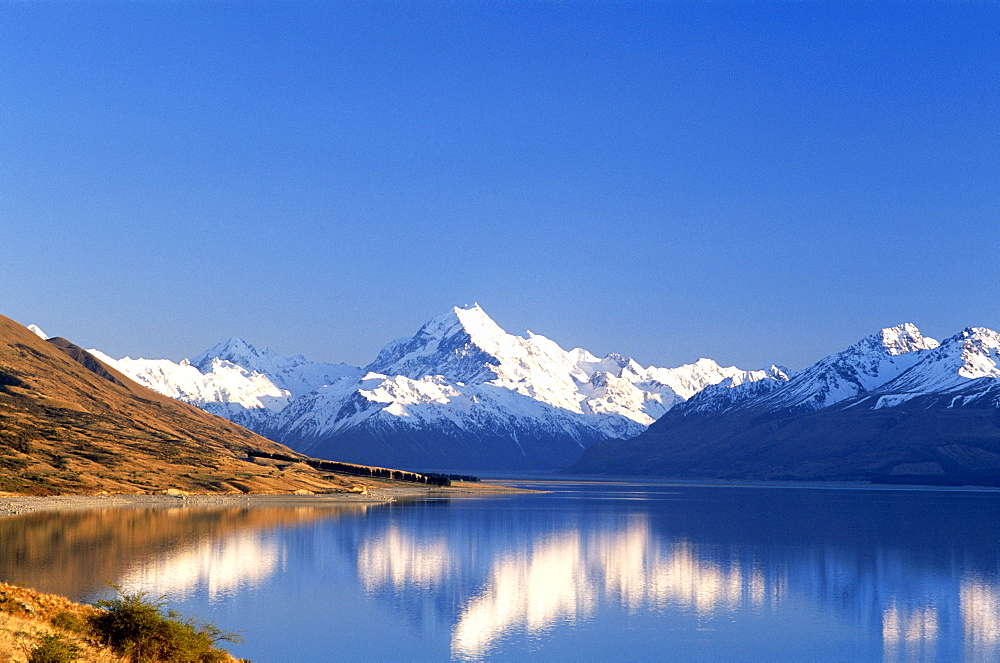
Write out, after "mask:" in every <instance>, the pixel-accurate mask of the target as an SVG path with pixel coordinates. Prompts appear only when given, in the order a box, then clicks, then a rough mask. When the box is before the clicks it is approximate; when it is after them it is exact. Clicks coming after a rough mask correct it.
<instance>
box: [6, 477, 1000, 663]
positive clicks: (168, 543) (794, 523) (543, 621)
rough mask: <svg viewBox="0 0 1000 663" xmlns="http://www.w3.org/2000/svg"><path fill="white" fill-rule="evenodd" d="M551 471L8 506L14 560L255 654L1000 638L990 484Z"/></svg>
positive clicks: (915, 652)
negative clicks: (276, 496)
mask: <svg viewBox="0 0 1000 663" xmlns="http://www.w3.org/2000/svg"><path fill="white" fill-rule="evenodd" d="M551 487H552V488H553V489H554V490H555V492H553V493H552V494H549V495H526V496H515V497H507V498H494V499H476V500H455V501H429V502H418V503H412V504H390V505H374V506H370V507H367V508H366V507H363V506H362V507H360V508H354V509H345V508H318V509H316V508H308V507H304V508H248V509H237V508H228V509H194V508H184V509H145V510H143V509H103V510H99V511H93V512H69V513H65V514H54V513H42V514H34V515H31V516H22V517H17V518H7V519H0V546H2V551H0V552H2V555H0V579H3V580H8V581H20V582H24V583H25V584H29V585H32V586H36V587H38V588H40V589H46V590H48V591H56V592H59V593H64V594H69V595H71V596H75V597H88V596H93V595H94V594H95V592H100V591H101V590H102V588H103V587H102V586H103V583H104V581H106V580H110V581H113V582H116V583H117V584H122V585H124V586H125V587H126V588H129V589H142V590H145V591H148V592H150V593H151V594H154V595H159V594H163V593H166V594H169V595H170V597H171V599H172V600H173V601H174V604H175V605H176V606H177V607H180V608H181V609H182V610H184V611H190V612H191V613H193V614H198V615H200V616H203V617H206V618H208V619H211V620H213V621H215V622H216V623H218V624H219V625H220V626H221V627H223V628H225V629H227V630H245V631H246V635H247V643H246V644H245V645H243V646H240V647H237V648H234V653H237V654H238V655H240V656H245V657H249V658H253V659H254V660H258V661H268V660H289V659H295V660H345V659H352V658H354V659H361V660H370V659H372V658H379V659H390V658H407V659H438V660H440V659H444V658H452V659H466V660H478V659H484V658H485V659H507V660H510V659H525V658H527V659H543V660H544V659H565V658H575V659H592V660H593V659H607V658H632V659H657V658H660V659H662V658H664V657H668V655H667V653H668V652H669V658H671V659H704V658H713V659H725V660H733V659H748V658H749V659H769V660H782V659H783V660H790V659H803V658H808V659H817V660H828V659H841V660H842V659H853V660H887V661H904V660H905V661H912V660H935V659H937V660H941V659H949V660H950V659H965V660H996V659H997V658H1000V583H998V578H1000V568H998V566H1000V557H998V555H997V551H998V550H1000V535H998V534H997V533H996V531H995V528H992V527H989V526H986V525H987V523H990V522H993V519H995V514H996V506H995V505H994V502H996V501H997V500H1000V495H998V494H997V493H987V492H983V493H975V492H966V493H962V492H948V491H912V492H911V491H876V490H811V489H793V488H761V487H757V488H750V487H739V486H726V487H718V486H699V485H682V486H671V485H668V484H649V485H642V486H635V485H632V486H628V487H627V488H626V487H622V486H615V485H614V484H603V485H602V484H590V485H574V484H570V483H562V484H557V483H554V484H552V486H551ZM637 493H639V494H641V497H643V498H644V499H636V497H637ZM275 606H281V607H282V609H281V610H279V611H276V610H275ZM351 616H354V617H353V618H352V617H351ZM373 642H376V643H379V644H378V645H377V647H376V648H375V649H373V648H372V647H373V645H372V643H373ZM291 643H294V644H291ZM290 647H292V649H290Z"/></svg>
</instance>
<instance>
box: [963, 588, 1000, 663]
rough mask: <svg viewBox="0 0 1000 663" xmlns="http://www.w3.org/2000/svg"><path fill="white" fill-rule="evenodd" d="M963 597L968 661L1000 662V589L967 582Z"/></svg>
mask: <svg viewBox="0 0 1000 663" xmlns="http://www.w3.org/2000/svg"><path fill="white" fill-rule="evenodd" d="M959 595H960V600H961V604H962V624H963V627H964V630H965V658H966V660H969V661H993V660H997V659H998V658H1000V589H998V588H997V586H996V585H991V584H988V583H986V582H984V581H982V580H980V579H971V578H966V579H964V580H963V581H962V587H961V590H960V594H959Z"/></svg>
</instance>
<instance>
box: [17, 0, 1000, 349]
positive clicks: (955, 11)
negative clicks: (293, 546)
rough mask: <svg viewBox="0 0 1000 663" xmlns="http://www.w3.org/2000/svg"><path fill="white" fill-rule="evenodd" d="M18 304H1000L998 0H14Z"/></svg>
mask: <svg viewBox="0 0 1000 663" xmlns="http://www.w3.org/2000/svg"><path fill="white" fill-rule="evenodd" d="M0 24H2V25H3V26H4V27H3V31H2V34H3V36H2V37H0V58H2V62H3V65H2V66H0V126H2V127H3V131H2V136H0V255H2V256H3V258H2V260H0V279H2V283H3V288H2V289H0V313H2V314H4V315H7V316H8V317H12V318H14V319H15V320H18V321H20V322H24V323H29V322H35V323H37V324H39V325H40V326H42V327H43V328H44V329H46V330H47V331H48V332H49V333H52V334H61V335H65V336H67V337H68V338H70V339H71V340H74V341H75V342H77V343H80V344H81V345H84V346H86V347H97V348H100V349H102V350H104V351H106V352H108V353H110V354H112V355H115V356H120V355H124V354H129V355H132V356H146V357H169V358H173V359H179V358H181V357H184V356H193V355H195V354H197V353H198V352H200V351H201V350H203V349H205V348H207V347H209V346H210V345H212V344H214V343H215V342H216V341H218V340H221V339H224V338H228V337H229V336H241V337H243V338H245V339H246V340H248V341H250V342H251V343H254V344H256V345H268V346H270V347H272V348H273V349H275V350H276V351H279V352H282V353H292V352H301V353H304V354H305V355H306V356H308V357H310V358H313V359H316V360H327V361H347V362H349V363H355V364H363V363H366V362H368V361H370V360H371V359H372V358H374V355H375V353H376V352H377V351H378V349H379V348H380V347H381V346H382V345H383V344H384V343H385V342H387V341H389V340H390V339H392V338H395V337H398V336H403V335H409V334H412V333H413V332H414V331H416V329H417V328H418V327H419V326H420V324H422V323H423V322H424V321H426V320H427V319H429V318H431V317H433V316H435V315H437V314H439V313H442V312H444V311H445V310H447V309H448V308H449V307H450V306H452V305H456V304H466V303H472V302H477V301H478V302H479V303H480V304H481V305H482V306H483V307H484V309H485V310H486V311H487V312H488V313H489V314H491V315H492V316H493V317H494V319H496V321H497V322H498V323H499V324H500V325H501V326H503V327H504V328H506V329H507V330H508V331H511V332H514V333H522V332H523V331H524V330H525V329H531V330H532V331H534V332H536V333H540V334H544V335H546V336H549V337H550V338H552V339H554V340H556V341H557V342H559V343H560V344H561V345H563V346H564V347H567V348H569V347H574V346H582V347H585V348H587V349H589V350H591V351H593V352H595V353H599V354H604V353H607V352H620V353H623V354H628V355H631V356H634V357H635V358H636V359H638V360H639V361H640V362H642V363H644V364H656V365H671V366H672V365H677V364H680V363H684V362H688V361H693V360H695V359H697V358H698V357H701V356H709V357H712V358H715V359H717V360H719V361H720V362H723V363H726V364H730V363H735V364H737V365H739V366H741V367H746V368H753V367H758V366H763V365H767V364H770V363H772V362H777V363H783V364H785V365H788V366H790V367H792V368H801V367H803V366H805V365H808V364H810V363H812V362H813V361H815V360H817V359H819V358H820V357H822V356H823V355H825V354H828V353H830V352H834V351H837V350H840V349H842V348H843V347H845V346H846V345H848V344H850V343H852V342H854V341H855V340H857V339H858V338H860V337H861V336H864V335H866V334H868V333H871V332H872V331H875V330H877V329H878V328H880V327H883V326H888V325H894V324H899V323H901V322H905V321H909V322H914V323H916V324H917V325H918V326H920V327H921V329H922V330H924V332H925V333H927V334H929V335H933V336H938V337H941V336H944V335H950V334H953V333H955V332H957V331H959V330H960V329H961V328H963V327H965V326H979V325H982V326H988V327H992V328H994V329H997V328H1000V310H998V302H1000V232H998V231H1000V177H998V174H1000V121H998V120H1000V117H998V114H1000V111H998V109H1000V3H992V2H991V3H976V2H941V3H920V2H905V3H879V2H866V3H855V2H845V3H836V2H829V3H828V2H804V1H803V2H794V3H778V2H773V3H772V2H761V3H750V2H739V3H725V2H617V3H613V2H510V3H507V2H504V3H500V2H466V1H460V2H427V3H421V2H410V1H407V2H378V1H374V0H372V1H366V2H317V3H313V2H299V1H290V2H261V3H250V2H164V3H156V2H122V3H117V2H99V3H89V2H88V3H83V2H23V3H20V2H11V3H4V4H3V5H2V6H0Z"/></svg>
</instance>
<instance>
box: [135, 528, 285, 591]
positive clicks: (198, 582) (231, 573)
mask: <svg viewBox="0 0 1000 663" xmlns="http://www.w3.org/2000/svg"><path fill="white" fill-rule="evenodd" d="M282 561H283V554H282V551H281V549H280V548H279V546H278V545H277V543H275V541H273V540H271V539H269V538H265V537H264V536H262V535H261V534H258V533H244V534H237V535H234V536H230V537H227V538H222V539H201V540H199V541H197V542H195V543H194V544H193V545H191V546H189V547H186V548H183V549H181V550H180V551H178V552H174V553H171V554H168V555H164V556H162V557H159V556H151V557H149V558H146V559H144V560H143V561H142V562H140V563H139V564H137V565H136V566H134V567H133V568H131V569H129V570H128V571H127V572H126V573H125V574H124V575H123V576H122V578H121V579H120V580H119V583H118V584H119V585H120V586H121V587H122V588H123V589H124V590H126V591H130V592H131V591H144V592H147V593H149V594H153V595H157V596H158V595H164V594H165V595H168V596H169V597H170V599H171V600H184V599H187V598H190V597H191V596H192V595H193V594H194V593H195V592H196V591H197V590H198V589H200V588H202V587H203V588H204V589H205V591H206V593H207V594H208V598H209V600H210V601H211V602H213V603H214V602H216V601H219V600H221V599H223V598H225V597H226V596H228V595H230V594H232V593H233V592H234V591H235V590H237V589H250V588H253V587H255V586H257V585H259V584H260V583H261V582H263V581H264V580H265V579H267V578H268V577H270V576H271V575H272V574H273V573H274V572H275V571H276V570H278V568H279V567H280V566H281V565H282Z"/></svg>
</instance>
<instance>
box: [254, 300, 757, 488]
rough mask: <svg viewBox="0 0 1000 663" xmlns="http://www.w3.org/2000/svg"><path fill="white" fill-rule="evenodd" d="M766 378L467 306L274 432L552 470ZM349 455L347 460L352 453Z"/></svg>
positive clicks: (327, 445) (330, 389) (370, 450)
mask: <svg viewBox="0 0 1000 663" xmlns="http://www.w3.org/2000/svg"><path fill="white" fill-rule="evenodd" d="M724 379H733V380H738V381H746V380H753V379H756V374H755V373H752V372H749V371H743V370H740V369H738V368H735V367H728V368H723V367H720V366H719V365H718V364H716V363H715V362H713V361H711V360H709V359H701V360H699V361H698V362H695V363H694V364H689V365H685V366H681V367H678V368H673V369H666V368H657V367H646V368H644V367H642V366H640V365H639V364H638V363H636V362H635V361H634V360H631V359H628V358H626V357H622V356H620V355H608V356H607V357H604V358H598V357H596V356H594V355H593V354H591V353H589V352H587V351H586V350H582V349H580V348H576V349H573V350H570V351H566V350H563V349H562V348H561V347H559V345H558V344H556V343H555V342H554V341H551V340H550V339H548V338H545V337H544V336H540V335H538V334H533V333H531V332H528V333H527V335H526V336H515V335H512V334H508V333H507V332H505V331H504V330H503V329H501V328H500V327H499V326H498V325H497V324H496V323H495V322H494V321H493V320H492V319H490V317H489V316H488V315H487V314H486V313H485V311H483V310H482V308H480V307H479V306H478V305H474V306H471V307H465V308H459V307H456V308H454V309H452V310H451V311H449V312H447V313H445V314H444V315H441V316H438V317H436V318H434V319H433V320H431V321H430V322H428V323H427V324H425V325H423V326H422V327H421V328H420V329H419V330H418V331H417V333H416V334H415V335H413V336H412V337H408V338H403V339H397V340H395V341H393V342H391V343H389V344H388V345H387V346H386V347H385V348H383V350H382V351H381V352H380V353H379V355H378V356H377V357H376V358H375V361H373V362H372V363H371V364H369V365H368V366H367V367H366V368H365V369H364V375H363V376H362V377H361V379H360V380H358V381H357V382H355V383H352V382H351V381H350V380H347V379H345V380H341V381H338V382H335V383H332V384H330V385H328V386H325V387H322V388H320V389H317V390H315V391H314V392H312V393H311V394H308V395H307V396H304V397H302V398H299V399H297V400H296V401H295V402H293V403H292V404H291V405H289V406H288V407H287V408H285V410H283V411H282V412H281V413H280V415H279V416H278V417H277V418H276V419H275V420H274V422H273V428H272V429H270V430H269V431H267V432H268V433H269V434H270V435H271V436H272V437H274V438H275V439H280V440H283V441H285V443H286V444H289V445H291V446H293V447H296V448H298V449H300V450H302V451H304V452H306V453H312V454H314V455H326V456H333V457H340V458H345V457H348V456H350V457H352V458H356V459H358V462H374V461H375V460H376V459H385V458H389V459H391V462H393V463H396V464H402V465H404V466H413V465H414V464H419V465H420V466H422V467H433V468H446V467H461V468H473V469H474V468H492V467H496V468H521V469H543V468H552V467H557V466H559V465H560V464H565V463H567V462H569V461H570V460H572V458H573V457H575V456H576V455H578V454H579V453H580V452H581V451H582V449H584V448H586V447H587V446H589V445H590V444H592V443H594V442H596V441H598V440H602V439H606V438H609V437H615V438H627V437H634V436H635V435H638V434H639V433H641V432H642V431H643V430H644V429H645V428H646V426H648V425H649V424H651V423H652V422H653V421H655V420H656V419H657V418H658V417H659V416H661V415H662V414H663V413H664V412H666V411H667V410H668V409H670V407H672V406H673V405H674V404H676V403H678V402H681V401H683V400H684V399H685V398H687V397H689V396H690V395H691V394H693V393H696V392H697V391H698V390H700V389H702V388H704V387H705V386H706V385H708V384H713V383H716V382H719V381H721V380H724ZM345 454H347V456H345Z"/></svg>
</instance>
